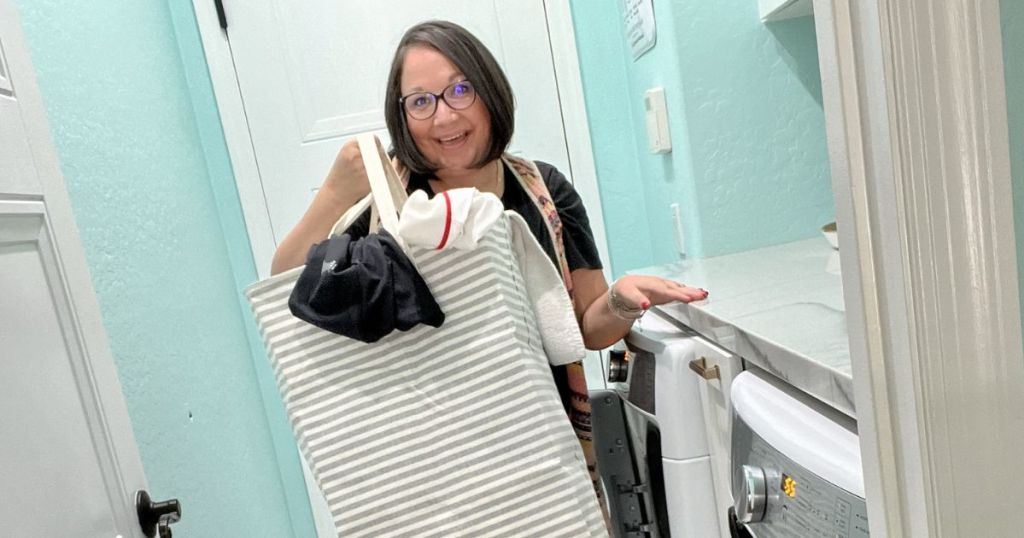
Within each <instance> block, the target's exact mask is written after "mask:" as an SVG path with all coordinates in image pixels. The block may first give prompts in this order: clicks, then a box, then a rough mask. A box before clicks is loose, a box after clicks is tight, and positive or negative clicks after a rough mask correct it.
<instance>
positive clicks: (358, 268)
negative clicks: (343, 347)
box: [288, 230, 444, 343]
mask: <svg viewBox="0 0 1024 538" xmlns="http://www.w3.org/2000/svg"><path fill="white" fill-rule="evenodd" d="M288 308H289V309H291V311H292V314H293V315H295V317H297V318H299V319H301V320H303V321H306V322H308V323H311V324H313V325H316V326H317V327H320V328H321V329H324V330H326V331H331V332H333V333H336V334H340V335H342V336H347V337H349V338H354V339H356V340H360V341H362V342H367V343H369V342H376V341H377V340H380V339H381V338H383V337H384V336H386V335H388V334H390V333H391V332H392V331H394V330H395V329H398V330H400V331H407V330H409V329H411V328H413V327H415V326H416V325H418V324H420V323H425V324H427V325H429V326H431V327H440V326H441V324H442V323H444V313H443V312H441V307H440V306H438V305H437V301H435V300H434V296H433V295H431V293H430V289H429V288H427V284H426V282H424V281H423V277H421V276H420V274H419V273H418V272H417V271H416V267H414V266H413V264H412V262H411V261H410V260H409V258H408V257H407V256H406V255H405V253H404V252H402V249H401V248H400V247H399V246H398V243H396V242H395V240H394V238H393V237H392V236H391V235H389V234H388V233H387V232H385V231H383V230H381V231H380V233H376V234H370V235H367V236H365V237H362V238H359V239H353V238H352V236H350V235H348V234H344V235H339V236H335V237H332V238H331V239H328V240H327V241H323V242H321V243H317V244H316V245H313V247H312V248H311V249H310V250H309V254H308V255H307V257H306V268H305V269H303V271H302V274H301V275H300V276H299V280H298V281H297V282H296V283H295V288H293V289H292V294H291V296H290V297H289V298H288Z"/></svg>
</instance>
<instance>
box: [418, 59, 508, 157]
mask: <svg viewBox="0 0 1024 538" xmlns="http://www.w3.org/2000/svg"><path fill="white" fill-rule="evenodd" d="M462 80H466V77H465V75H463V73H462V72H460V71H459V70H458V68H456V67H455V65H453V64H452V63H451V62H450V61H448V58H445V57H444V55H442V54H441V53H440V52H438V51H437V50H436V49H434V48H431V47H427V46H422V45H421V46H414V47H411V48H410V49H409V50H408V51H407V52H406V53H405V61H404V63H403V64H402V95H409V94H410V93H415V92H431V93H434V94H440V93H441V92H443V91H444V90H445V88H447V87H448V86H449V85H451V84H452V83H454V82H459V81H462ZM472 82H474V81H470V83H472ZM403 113H404V112H403ZM405 120H406V125H408V126H409V134H410V135H412V139H413V141H414V142H415V143H416V147H417V148H418V149H419V150H420V153H422V154H423V156H424V157H426V158H427V160H428V161H430V163H431V164H433V165H434V166H435V167H437V168H438V169H439V170H458V169H468V168H472V167H473V166H474V165H475V164H476V163H478V162H480V159H481V158H483V157H484V156H485V155H486V154H487V150H488V148H489V147H490V144H491V115H490V114H488V112H487V107H486V106H484V103H483V101H482V100H481V99H480V96H479V95H477V97H476V100H475V101H473V104H472V105H470V106H469V108H465V109H463V110H454V109H452V108H451V107H449V106H448V103H446V102H445V101H444V100H443V99H438V100H437V110H436V111H435V112H434V115H433V116H431V117H429V118H427V119H425V120H417V119H414V118H411V117H410V116H409V115H408V114H406V115H405Z"/></svg>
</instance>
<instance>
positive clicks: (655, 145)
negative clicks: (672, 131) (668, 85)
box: [644, 87, 672, 153]
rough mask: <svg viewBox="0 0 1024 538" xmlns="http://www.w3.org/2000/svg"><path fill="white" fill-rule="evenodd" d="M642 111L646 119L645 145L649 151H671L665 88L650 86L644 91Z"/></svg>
mask: <svg viewBox="0 0 1024 538" xmlns="http://www.w3.org/2000/svg"><path fill="white" fill-rule="evenodd" d="M644 111H645V116H646V119H647V147H648V148H650V150H651V153H668V152H670V151H672V137H671V135H669V131H668V106H667V105H666V104H665V88H661V87H658V88H651V89H649V90H647V91H646V92H644Z"/></svg>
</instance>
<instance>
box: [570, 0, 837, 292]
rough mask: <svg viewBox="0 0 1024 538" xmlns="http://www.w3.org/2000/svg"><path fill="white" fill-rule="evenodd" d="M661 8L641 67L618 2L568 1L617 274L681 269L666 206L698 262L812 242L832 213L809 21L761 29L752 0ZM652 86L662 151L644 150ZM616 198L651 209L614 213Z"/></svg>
mask: <svg viewBox="0 0 1024 538" xmlns="http://www.w3.org/2000/svg"><path fill="white" fill-rule="evenodd" d="M653 4H654V11H655V19H656V22H657V32H658V34H657V44H656V45H655V47H654V49H652V50H651V51H650V52H648V53H647V54H645V55H644V56H642V57H641V58H640V59H639V60H638V61H635V62H634V61H633V59H632V57H631V55H630V53H629V50H628V48H627V46H626V43H625V40H624V38H623V37H622V33H623V32H622V22H621V16H622V14H621V11H620V10H621V3H620V2H603V3H600V4H597V3H593V2H587V1H586V0H573V2H572V7H573V20H574V25H575V28H576V40H577V48H578V50H579V55H580V60H581V69H582V73H583V79H584V93H585V96H586V101H587V111H588V116H589V120H590V122H591V137H592V142H593V145H594V153H595V156H597V167H598V177H599V182H600V185H601V189H602V203H603V208H604V211H605V220H606V222H605V225H606V229H607V233H608V237H609V243H610V245H609V248H610V250H611V252H612V263H613V272H614V273H616V274H621V272H623V271H625V270H627V269H632V268H637V267H642V266H645V265H651V264H661V263H667V262H671V261H675V260H676V255H675V248H674V241H673V232H672V226H671V220H670V212H669V204H671V203H679V204H680V206H681V208H682V209H683V226H684V230H685V235H686V243H687V254H688V255H689V256H691V257H705V256H715V255H720V254H726V253H730V252H737V251H742V250H748V249H752V248H758V247H762V246H768V245H773V244H779V243H784V242H788V241H794V240H798V239H804V238H808V237H814V236H816V235H818V234H819V233H820V232H819V228H820V226H821V225H822V224H825V223H826V222H830V221H831V220H833V219H834V209H833V201H832V191H831V183H830V182H831V178H830V176H829V172H828V156H827V148H826V145H825V124H824V113H823V111H822V106H821V83H820V76H819V71H818V63H817V46H816V43H815V36H814V26H813V20H812V19H811V18H810V17H805V18H802V19H795V20H790V21H783V22H777V23H770V24H767V25H766V24H763V23H762V22H761V21H760V17H759V15H758V13H757V2H755V1H754V0H720V1H716V2H705V1H702V0H675V1H667V0H654V3H653ZM655 86H662V87H664V88H665V92H666V99H667V101H668V107H669V117H670V122H671V135H672V143H673V151H672V153H670V154H668V155H652V154H651V153H649V152H648V150H647V139H646V131H645V123H644V111H643V101H642V99H643V93H644V91H645V90H646V89H648V88H651V87H655ZM609 110H614V111H615V112H616V114H617V115H609V114H608V112H607V111H609ZM627 111H628V113H627ZM623 131H625V132H626V133H629V134H630V135H631V136H626V137H624V136H622V133H623ZM627 146H631V147H627ZM609 163H614V164H609ZM631 167H632V168H631ZM610 185H614V188H608V186H610ZM622 192H627V193H632V196H634V197H635V196H642V198H643V203H642V204H640V203H638V202H637V201H635V200H632V199H627V201H628V203H627V207H628V208H630V210H629V211H627V210H624V209H622V208H619V207H617V206H619V205H620V203H622V202H621V201H620V200H618V199H617V198H616V193H622ZM632 208H637V209H632ZM639 209H642V212H641V211H639ZM638 227H646V228H647V229H646V231H645V233H644V234H637V233H636V232H635V230H636V229H637V228H638ZM638 237H639V238H641V239H642V244H643V248H640V247H638V246H637V245H636V244H634V243H635V242H637V238H638ZM648 245H649V246H648Z"/></svg>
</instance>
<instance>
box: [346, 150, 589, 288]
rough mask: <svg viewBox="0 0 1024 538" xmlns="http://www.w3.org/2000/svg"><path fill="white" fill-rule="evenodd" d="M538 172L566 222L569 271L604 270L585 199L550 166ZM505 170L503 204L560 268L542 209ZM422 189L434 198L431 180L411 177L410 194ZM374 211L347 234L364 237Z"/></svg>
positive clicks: (564, 236) (564, 233)
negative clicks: (526, 227) (522, 223)
mask: <svg viewBox="0 0 1024 538" xmlns="http://www.w3.org/2000/svg"><path fill="white" fill-rule="evenodd" d="M535 162H536V164H537V169H538V170H539V171H540V174H541V176H542V177H543V178H544V184H545V185H546V186H547V188H548V192H550V193H551V199H552V201H553V202H554V203H555V208H556V209H557V210H558V216H559V218H561V219H562V242H563V243H565V257H566V260H567V261H568V263H569V270H570V271H575V270H576V269H601V268H602V265H601V259H600V257H599V256H598V253H597V245H596V244H595V243H594V233H593V232H592V231H591V229H590V219H589V218H587V211H586V209H585V208H584V207H583V200H581V199H580V195H579V194H578V193H577V192H576V189H574V188H573V186H572V184H571V183H569V180H567V179H566V178H565V176H564V175H563V174H562V173H561V172H559V171H558V169H557V168H555V167H554V166H551V165H550V164H547V163H544V162H540V161H535ZM504 168H505V192H504V193H503V194H502V197H501V202H502V204H503V205H504V206H505V209H506V210H512V211H515V212H516V213H519V214H520V215H521V216H522V217H523V220H525V221H526V223H527V224H528V225H529V226H530V231H532V232H533V236H534V237H535V238H537V242H538V243H540V245H541V247H543V248H544V252H546V253H547V254H548V257H549V258H551V261H552V263H554V264H555V267H558V258H557V256H556V254H555V248H554V245H553V244H552V242H551V235H550V234H549V233H548V230H547V226H545V224H544V218H543V217H542V215H541V212H540V209H538V208H537V206H536V204H534V203H533V200H532V199H531V198H530V196H529V195H528V194H527V193H526V191H525V190H523V186H522V185H520V184H519V180H517V179H516V177H515V175H514V174H513V172H512V170H510V169H509V167H508V165H504ZM414 190H422V191H424V192H426V193H427V194H428V195H429V196H434V191H433V189H431V188H430V182H429V177H428V176H426V175H422V174H411V175H410V176H409V185H408V191H409V192H410V193H411V192H413V191H414ZM369 228H370V212H369V211H366V212H365V213H364V214H363V215H362V216H361V217H359V219H357V220H356V221H355V222H353V223H352V225H351V226H350V227H349V228H348V230H346V233H348V234H350V235H352V236H354V237H363V236H365V235H366V234H367V233H369Z"/></svg>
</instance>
